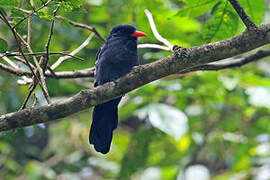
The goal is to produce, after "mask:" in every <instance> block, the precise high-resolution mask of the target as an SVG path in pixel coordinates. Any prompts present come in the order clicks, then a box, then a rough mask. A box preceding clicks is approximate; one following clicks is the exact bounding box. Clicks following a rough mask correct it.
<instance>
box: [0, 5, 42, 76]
mask: <svg viewBox="0 0 270 180" xmlns="http://www.w3.org/2000/svg"><path fill="white" fill-rule="evenodd" d="M0 14H1V16H2V20H3V21H4V23H5V24H6V25H8V27H9V28H10V29H11V31H12V33H13V36H14V38H15V40H16V43H17V45H18V48H19V51H20V53H21V54H22V56H23V58H24V59H25V62H26V63H27V65H28V67H29V68H30V70H31V72H32V74H33V75H34V77H35V78H36V79H37V80H39V79H38V77H37V75H36V74H35V72H34V70H33V68H32V67H31V65H30V63H29V61H28V60H27V58H26V56H25V55H24V52H23V50H22V47H21V43H20V42H19V40H18V37H17V33H16V31H15V29H14V28H13V27H12V25H10V23H9V22H8V20H7V19H6V17H5V15H4V13H3V12H2V10H0ZM22 39H23V38H22Z"/></svg>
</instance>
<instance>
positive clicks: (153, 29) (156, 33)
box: [144, 9, 173, 51]
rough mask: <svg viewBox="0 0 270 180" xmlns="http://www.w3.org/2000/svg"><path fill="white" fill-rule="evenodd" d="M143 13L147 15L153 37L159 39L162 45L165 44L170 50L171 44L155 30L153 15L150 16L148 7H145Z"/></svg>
mask: <svg viewBox="0 0 270 180" xmlns="http://www.w3.org/2000/svg"><path fill="white" fill-rule="evenodd" d="M144 13H145V14H146V16H147V19H148V21H149V24H150V27H151V29H152V32H153V34H154V36H155V38H156V39H157V40H159V41H160V42H162V43H163V44H164V45H166V46H167V47H168V48H169V50H170V51H171V50H172V48H173V45H172V44H171V43H170V42H169V41H168V40H167V39H165V38H164V37H162V36H161V35H160V34H159V33H158V30H157V27H156V25H155V22H154V19H153V16H152V14H151V12H150V11H149V10H148V9H145V10H144ZM156 48H157V46H156Z"/></svg>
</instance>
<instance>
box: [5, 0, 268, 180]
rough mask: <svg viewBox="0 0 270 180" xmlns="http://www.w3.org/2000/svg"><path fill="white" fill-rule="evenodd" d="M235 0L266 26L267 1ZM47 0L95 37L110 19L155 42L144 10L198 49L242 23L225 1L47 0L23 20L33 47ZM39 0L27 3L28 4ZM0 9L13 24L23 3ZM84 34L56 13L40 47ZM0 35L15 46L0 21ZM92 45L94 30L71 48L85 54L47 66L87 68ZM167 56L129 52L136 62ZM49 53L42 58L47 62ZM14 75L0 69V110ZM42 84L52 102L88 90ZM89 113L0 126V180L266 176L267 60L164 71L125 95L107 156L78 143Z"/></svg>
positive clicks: (12, 105)
mask: <svg viewBox="0 0 270 180" xmlns="http://www.w3.org/2000/svg"><path fill="white" fill-rule="evenodd" d="M239 2H240V3H241V5H242V6H243V7H244V9H245V10H246V11H247V13H248V14H249V15H250V16H251V18H252V19H253V20H254V22H256V23H257V24H261V23H270V17H269V13H270V11H269V4H270V3H269V0H266V1H264V0H239ZM56 3H60V4H61V7H60V10H59V11H58V13H57V14H58V15H61V16H64V17H66V18H69V19H71V20H73V21H76V22H79V23H84V24H87V25H90V26H95V27H96V28H97V30H98V31H99V32H100V33H101V34H102V35H103V36H104V37H107V36H108V34H109V31H110V29H111V27H112V26H114V25H117V24H123V23H124V24H126V23H128V24H133V25H135V26H136V27H137V28H138V29H139V30H141V31H144V32H145V33H147V34H148V36H149V37H148V38H142V39H140V41H139V42H140V43H156V44H160V42H158V41H157V40H156V39H155V37H154V36H153V34H152V31H151V28H150V26H149V23H148V20H147V17H146V15H145V14H144V10H145V9H148V10H149V11H150V12H151V13H152V14H153V17H154V20H155V23H156V26H157V28H158V31H159V32H160V34H161V35H162V36H163V37H165V38H166V39H168V40H169V41H170V42H171V43H172V44H177V45H179V46H185V47H190V46H198V45H202V44H205V43H209V42H214V41H218V40H222V39H226V38H229V37H232V36H233V35H235V34H239V33H241V32H243V31H244V30H245V28H244V25H243V23H242V22H241V20H240V19H239V17H238V15H237V14H236V13H235V11H234V10H233V8H232V7H231V5H230V4H229V2H228V1H227V0H210V1H209V0H182V1H181V0H136V1H135V0H129V1H125V0H66V1H55V2H53V3H51V4H50V5H49V6H48V7H46V8H44V9H42V10H41V11H39V12H38V15H35V16H33V18H32V24H31V27H32V37H31V43H32V44H31V45H32V48H33V50H34V51H35V52H41V51H44V49H45V48H44V46H45V44H46V42H47V39H48V31H49V27H50V20H51V19H52V18H53V17H52V13H53V10H54V9H55V4H56ZM42 4H43V2H42V1H41V0H34V7H35V9H37V8H38V7H40V6H42ZM0 7H1V9H2V10H4V11H5V12H6V14H7V16H8V17H9V20H10V21H11V22H12V23H14V24H16V22H18V21H19V20H20V19H22V18H23V16H25V14H24V13H22V12H21V11H19V10H17V9H15V7H21V8H23V9H28V10H32V7H31V5H30V2H29V1H28V0H21V1H19V0H0ZM26 22H27V21H25V23H22V24H21V25H20V26H18V27H17V31H18V32H20V33H21V34H22V35H25V34H26V33H27V28H26V27H27V26H26ZM89 34H90V32H89V31H87V30H83V29H79V28H75V27H73V26H71V25H69V24H68V23H67V22H66V21H59V20H56V25H55V33H54V35H53V38H52V43H51V47H50V51H51V52H63V51H64V52H71V51H72V50H74V49H76V48H77V47H78V46H79V45H80V44H81V43H82V42H83V41H84V40H85V39H86V38H87V37H88V36H89ZM0 38H2V39H4V40H5V41H7V42H8V45H9V47H8V50H9V52H17V50H16V48H17V47H16V43H15V41H14V38H13V36H12V33H11V32H10V30H9V29H8V27H7V26H6V25H5V24H3V23H2V22H1V24H0ZM101 45H102V41H101V40H99V39H98V38H97V37H96V36H95V37H94V38H93V39H92V40H91V42H90V43H89V45H88V46H87V47H86V48H84V49H83V50H81V51H80V52H79V53H78V54H77V55H78V56H80V57H82V58H84V59H85V60H86V61H84V62H80V61H77V60H72V59H70V60H67V61H65V62H63V63H62V64H61V65H60V66H59V67H58V68H57V69H56V71H63V70H65V71H67V70H79V69H85V68H89V67H92V66H94V63H95V53H96V52H97V50H98V48H99V47H100V46H101ZM267 48H269V47H268V46H265V47H263V48H262V49H267ZM256 51H257V50H254V51H252V52H249V53H246V54H244V55H241V56H238V57H236V58H241V57H245V56H249V55H251V54H253V53H255V52H256ZM169 54H170V52H168V51H161V50H158V49H139V56H140V61H141V63H143V64H144V63H150V62H153V61H156V60H158V59H160V58H162V57H165V56H167V55H169ZM58 58H59V56H51V58H50V62H49V64H50V65H52V64H53V63H54V62H55V61H56V60H57V59H58ZM11 59H12V58H11ZM12 60H13V59H12ZM0 62H1V63H4V64H6V62H5V61H3V60H2V59H0ZM14 62H15V63H18V62H17V61H14ZM18 65H19V63H18ZM18 79H19V77H17V76H15V75H10V74H8V73H6V72H3V71H2V70H0V113H1V114H6V113H9V112H14V111H17V110H18V109H19V108H20V106H21V104H22V103H23V99H24V98H25V96H26V95H27V93H28V87H27V86H20V85H18V84H17V80H18ZM46 82H47V86H48V89H49V93H50V95H51V97H52V99H53V101H57V100H61V99H63V98H66V97H70V96H72V95H74V94H76V93H78V92H79V91H80V90H82V89H86V88H89V87H90V85H91V82H92V79H91V78H84V79H79V80H74V79H73V80H63V79H61V80H57V79H47V80H46ZM35 94H36V96H37V97H38V104H37V105H38V106H40V105H43V104H46V101H45V99H44V97H43V95H42V92H41V90H40V88H37V89H36V90H35ZM32 101H33V100H32V99H31V101H30V102H29V106H31V104H32ZM91 112H92V108H91V109H89V110H87V111H83V112H80V113H77V114H74V115H72V116H70V117H66V118H64V119H61V120H58V121H54V122H50V123H48V124H39V125H34V126H30V127H26V128H20V129H17V130H15V131H8V132H1V133H0V179H30V180H36V179H67V180H69V179H70V180H71V179H72V180H73V179H75V180H76V179H94V180H95V179H133V180H139V179H141V180H159V179H164V180H173V179H178V180H182V179H188V180H192V179H202V180H207V179H214V180H226V179H258V180H266V179H270V61H269V58H265V59H263V60H261V61H258V62H256V63H252V64H248V65H245V66H243V67H241V68H233V69H226V70H222V71H215V72H193V73H189V74H185V75H173V76H170V77H167V78H163V79H160V80H157V81H155V82H152V83H150V84H147V85H145V86H143V87H141V88H139V89H137V90H134V91H132V92H130V93H128V94H126V95H125V97H124V99H123V100H122V103H121V107H120V108H119V121H120V122H119V126H118V128H117V130H116V131H115V132H114V137H113V142H112V146H111V151H110V153H108V154H107V155H102V154H99V153H96V152H95V151H94V149H93V147H92V146H90V145H89V144H88V133H89V127H90V124H91Z"/></svg>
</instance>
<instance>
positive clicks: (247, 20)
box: [228, 0, 257, 30]
mask: <svg viewBox="0 0 270 180" xmlns="http://www.w3.org/2000/svg"><path fill="white" fill-rule="evenodd" d="M228 1H229V2H230V3H231V5H232V6H233V8H234V9H235V11H236V12H237V13H238V15H239V16H240V18H241V19H242V21H243V23H244V24H245V25H246V27H247V29H248V30H250V29H256V28H257V26H256V24H255V23H254V22H253V21H252V20H251V18H250V17H249V16H248V15H247V13H246V12H245V10H244V9H243V7H242V6H241V5H240V4H239V2H238V1H237V0H228Z"/></svg>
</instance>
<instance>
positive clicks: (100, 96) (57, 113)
mask: <svg viewBox="0 0 270 180" xmlns="http://www.w3.org/2000/svg"><path fill="white" fill-rule="evenodd" d="M269 43H270V24H268V25H260V26H258V27H257V30H256V31H245V32H243V33H242V34H240V35H237V36H234V37H232V38H230V39H227V40H223V41H218V42H214V43H210V44H206V45H202V46H196V47H190V48H186V49H185V51H182V52H181V53H178V52H177V51H175V52H174V53H173V54H172V55H169V56H167V57H165V58H163V59H161V60H158V61H155V62H153V63H150V64H145V65H141V66H137V67H135V68H134V69H133V70H132V71H131V72H130V73H128V74H127V75H126V76H124V77H121V78H119V79H117V80H116V81H114V82H109V83H106V84H104V85H102V86H98V87H96V88H93V89H89V90H83V91H81V92H79V93H78V94H76V95H74V96H73V97H70V98H67V99H65V100H63V101H59V102H56V103H52V104H50V105H45V106H41V107H37V108H28V109H24V110H22V111H19V112H13V113H9V114H4V115H1V116H0V131H6V130H10V129H15V128H18V127H24V126H28V125H33V124H38V123H44V122H48V121H53V120H56V119H59V118H63V117H66V116H69V115H71V114H74V113H77V112H79V111H82V110H84V109H88V108H90V107H92V106H95V105H97V104H101V103H104V102H106V101H109V100H111V99H114V98H116V97H119V96H121V95H123V94H125V93H128V92H129V91H131V90H134V89H136V88H138V87H141V86H143V85H144V84H147V83H149V82H152V81H154V80H157V79H160V78H162V77H166V76H168V75H171V74H176V73H178V72H181V71H183V70H185V69H188V68H191V67H194V66H200V65H204V64H207V63H210V62H214V61H218V60H221V59H226V58H229V57H233V56H235V55H239V54H242V53H244V52H248V51H250V50H252V49H255V48H258V47H261V46H263V45H265V44H269Z"/></svg>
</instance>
